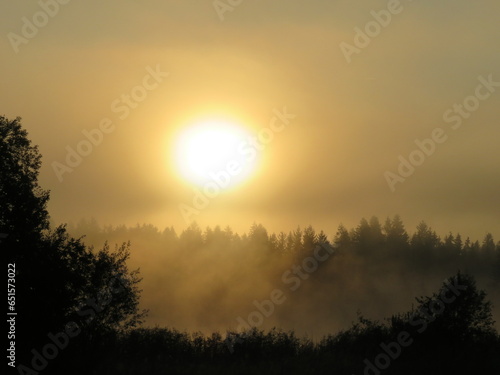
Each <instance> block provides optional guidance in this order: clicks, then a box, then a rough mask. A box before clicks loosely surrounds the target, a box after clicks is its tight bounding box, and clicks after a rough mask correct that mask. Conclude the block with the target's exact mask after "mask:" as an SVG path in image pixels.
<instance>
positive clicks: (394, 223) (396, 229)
mask: <svg viewBox="0 0 500 375" xmlns="http://www.w3.org/2000/svg"><path fill="white" fill-rule="evenodd" d="M383 230H384V233H385V236H386V241H387V247H388V248H389V249H390V250H399V251H404V250H407V249H408V243H409V236H408V233H407V232H406V229H405V226H404V224H403V221H402V220H401V217H400V216H399V215H395V216H394V217H393V218H392V220H391V219H389V218H387V219H386V221H385V224H384V228H383Z"/></svg>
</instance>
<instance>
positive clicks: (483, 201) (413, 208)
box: [0, 0, 500, 240]
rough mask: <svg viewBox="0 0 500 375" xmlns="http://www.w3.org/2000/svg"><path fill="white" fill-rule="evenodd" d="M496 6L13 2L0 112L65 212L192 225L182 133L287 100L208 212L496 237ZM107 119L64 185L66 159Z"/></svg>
mask: <svg viewBox="0 0 500 375" xmlns="http://www.w3.org/2000/svg"><path fill="white" fill-rule="evenodd" d="M63 3H64V4H63ZM41 4H43V6H42V5H41ZM231 4H233V5H231ZM44 9H45V10H44ZM499 14H500V3H499V2H498V0H483V1H474V2H473V1H465V0H453V1H452V0H442V1H432V2H431V1H423V0H414V1H409V0H405V1H401V2H399V1H397V0H390V1H386V0H380V1H379V0H373V1H358V2H353V1H352V0H349V1H348V0H340V1H336V0H334V1H331V0H330V1H326V0H317V1H309V2H306V1H297V0H287V1H264V0H243V1H238V0H232V1H229V0H221V1H213V0H166V1H159V0H154V1H133V0H126V1H115V0H111V1H105V2H103V1H95V0H89V1H76V0H71V1H67V0H65V1H63V0H59V2H56V0H53V1H51V0H42V1H41V2H35V1H16V2H9V4H7V5H6V4H3V5H2V8H1V11H0V29H1V35H2V37H1V38H0V51H1V59H0V72H1V73H0V86H1V88H2V90H1V92H0V111H1V112H0V113H1V114H3V115H5V116H7V117H9V118H14V117H16V116H21V117H22V118H23V125H24V127H25V128H26V129H27V130H28V131H29V135H30V138H31V139H32V140H33V142H34V143H35V144H38V145H39V147H40V151H41V153H42V155H43V162H44V164H43V167H42V170H41V175H40V183H41V184H42V186H43V187H44V188H46V189H50V190H51V201H50V205H49V210H50V213H51V216H52V218H53V220H54V222H56V223H61V222H77V221H78V220H80V219H81V218H90V217H94V218H96V219H97V221H98V222H99V223H101V224H113V225H117V224H131V225H134V224H136V223H153V224H155V225H157V226H159V227H160V228H163V227H165V226H170V225H174V226H175V227H176V228H179V230H181V229H183V228H185V227H186V226H187V223H186V221H185V219H184V217H183V215H182V214H181V211H180V209H179V206H180V205H182V204H185V205H193V202H192V200H193V196H194V192H193V188H195V187H196V186H194V185H193V184H191V183H189V182H187V181H185V180H183V179H182V177H181V176H180V174H179V172H178V171H177V170H176V169H175V167H174V166H173V164H174V163H173V155H174V149H175V145H176V139H177V138H176V137H177V136H178V134H179V132H181V131H182V130H183V129H185V128H186V127H187V126H189V125H191V124H193V123H196V122H197V121H198V122H199V121H200V120H201V119H223V120H225V121H230V122H234V123H237V124H241V126H242V127H243V128H244V129H245V130H246V131H248V132H250V134H259V132H262V131H263V129H266V128H267V129H269V128H270V126H271V125H270V124H271V123H272V122H273V119H274V118H275V117H276V113H277V111H278V112H281V113H283V111H285V112H286V113H288V114H289V115H290V118H289V119H288V118H285V119H286V120H287V123H286V124H285V125H286V126H284V128H283V129H282V131H279V132H275V133H274V137H273V139H272V140H271V141H269V143H267V144H266V145H265V147H263V149H262V150H258V167H257V168H256V169H255V171H254V172H252V173H251V177H250V178H249V179H247V180H246V181H244V182H243V183H241V184H240V185H238V186H237V187H235V188H232V189H228V190H226V191H222V192H221V193H220V194H218V195H217V196H216V197H214V198H212V199H210V202H209V204H208V206H207V207H205V208H203V209H201V210H198V211H199V213H197V214H196V215H194V216H193V218H194V219H195V220H196V221H197V222H198V224H200V226H202V227H204V226H206V225H212V226H213V225H216V224H220V225H221V226H225V225H231V226H232V227H233V228H234V229H235V230H236V231H239V232H243V231H247V230H248V228H249V226H250V225H251V223H252V222H254V221H256V222H260V223H262V224H263V225H264V226H265V227H266V228H268V229H269V230H270V231H280V230H284V231H288V230H290V229H292V228H295V227H296V226H297V225H301V226H302V227H304V226H306V225H309V224H312V225H313V226H314V227H315V228H317V229H318V230H319V229H324V230H325V231H327V233H328V234H330V235H333V234H334V233H335V229H336V227H337V225H338V224H339V223H340V222H343V223H344V224H345V225H346V226H347V227H351V226H353V225H355V224H356V223H357V222H358V221H359V220H360V219H361V217H370V216H372V215H376V216H378V217H379V218H381V219H382V220H383V219H385V217H386V216H393V215H394V214H400V215H401V217H402V218H403V220H404V222H405V224H406V225H407V227H408V229H409V230H410V231H413V229H414V227H415V225H416V224H417V223H418V222H419V221H420V220H425V221H426V222H427V223H428V224H430V225H431V226H432V227H433V228H434V229H436V230H437V231H438V233H439V234H442V235H444V234H446V233H447V232H448V231H453V232H460V233H461V234H462V235H464V236H470V237H471V238H472V239H482V237H483V236H484V234H485V233H486V232H492V233H493V234H494V235H495V238H496V239H497V240H498V239H499V238H500V231H499V226H498V223H499V222H500V194H499V192H500V174H499V172H498V170H499V168H498V167H499V164H500V156H499V155H500V154H499V153H498V143H499V137H500V127H499V122H498V121H499V118H500V110H499V108H500V83H498V82H500V49H499V48H498V47H497V46H498V42H499V40H500V26H499V25H500V23H499V22H498V21H499ZM37 25H38V26H37ZM370 35H371V36H370ZM124 96H125V97H127V96H128V97H131V98H132V99H131V100H132V101H129V102H126V101H124V99H123V98H124ZM134 97H135V98H136V99H137V101H136V100H134ZM139 99H140V100H139ZM127 103H129V104H127ZM124 106H125V107H124ZM292 115H293V116H292ZM292 117H293V118H292ZM280 121H281V120H280ZM274 123H275V124H278V123H279V121H278V122H274ZM100 126H101V131H100V132H101V133H102V139H100V138H99V137H98V136H96V137H97V138H95V139H96V143H98V144H96V145H93V147H92V149H91V150H90V151H89V152H88V155H86V156H84V157H82V158H81V159H82V160H81V161H80V162H79V163H78V165H77V166H76V167H74V168H71V169H72V172H70V173H69V172H67V173H64V174H63V175H62V181H61V178H59V177H60V176H59V177H58V175H57V173H56V172H55V170H54V163H60V164H61V165H62V164H65V159H66V157H67V153H68V147H69V148H72V149H73V150H75V149H77V146H78V144H79V143H81V142H82V141H84V140H85V139H87V138H86V136H85V134H97V133H95V130H96V129H99V127H100ZM102 129H104V130H105V131H104V130H102ZM439 129H441V130H439ZM93 131H94V133H92V132H93ZM84 132H87V133H85V134H84ZM433 137H434V140H432V138H433ZM426 139H431V140H430V141H425V140H426ZM416 141H420V145H421V146H420V147H421V148H422V150H423V151H421V149H420V148H419V146H418V145H417V143H416ZM426 147H427V148H426ZM82 150H83V148H82ZM424 151H425V152H426V153H425V154H424ZM400 156H401V157H402V158H403V159H405V160H406V161H407V162H408V160H410V159H412V158H413V159H412V160H413V161H414V163H415V164H419V165H417V166H414V167H408V165H406V167H399V164H400V163H401V159H400ZM398 168H399V169H401V170H402V173H401V172H398ZM412 169H414V170H412ZM387 172H390V173H387ZM403 174H405V175H406V176H403ZM388 176H389V177H388ZM388 178H389V179H390V181H392V182H390V183H389V182H388V181H387V179H388ZM394 178H396V180H394ZM391 186H392V187H393V188H391Z"/></svg>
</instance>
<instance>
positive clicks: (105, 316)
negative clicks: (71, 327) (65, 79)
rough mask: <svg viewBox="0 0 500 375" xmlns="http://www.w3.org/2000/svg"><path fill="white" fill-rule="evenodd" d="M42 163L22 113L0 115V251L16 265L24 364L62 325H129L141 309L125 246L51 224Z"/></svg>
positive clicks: (19, 335) (19, 349)
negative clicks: (90, 242) (99, 244)
mask: <svg viewBox="0 0 500 375" xmlns="http://www.w3.org/2000/svg"><path fill="white" fill-rule="evenodd" d="M40 166H41V155H40V154H39V153H38V148H37V147H36V146H32V145H31V142H30V141H29V139H28V135H27V132H26V131H25V130H23V129H22V128H21V123H20V119H19V118H17V119H16V120H14V121H10V120H8V119H6V118H5V117H0V170H1V174H0V176H1V177H0V205H1V206H0V232H3V233H7V234H8V237H7V238H6V239H5V241H3V243H2V250H5V252H6V253H7V254H8V257H9V261H10V262H13V263H15V264H16V271H17V277H16V297H17V298H16V302H17V304H16V308H17V309H18V310H19V311H22V324H19V325H18V327H17V329H18V331H17V338H18V339H17V342H18V343H19V346H18V347H17V354H18V363H21V364H23V363H26V364H28V365H29V364H30V363H31V356H32V355H33V354H32V352H31V350H32V349H37V348H38V349H39V350H41V348H40V347H39V346H40V345H43V344H45V343H46V342H47V340H48V337H47V335H48V334H49V333H50V332H53V333H56V332H58V331H63V330H64V329H65V326H66V324H67V323H68V322H70V321H73V322H76V323H77V324H78V325H79V326H80V327H81V328H82V329H83V327H84V326H87V325H90V324H91V325H92V326H93V327H94V331H95V332H100V331H102V330H106V329H116V328H119V327H122V328H127V327H133V326H135V325H136V324H137V323H139V322H140V320H141V318H142V316H143V313H141V312H139V311H138V298H139V290H138V289H137V283H138V282H139V281H140V279H139V278H138V276H137V272H129V270H128V268H127V266H126V263H125V261H126V259H127V258H128V254H129V252H128V247H126V246H124V247H121V248H119V249H118V250H117V251H116V252H114V253H112V252H110V251H109V249H108V248H107V246H105V247H104V249H103V250H101V251H97V252H95V251H93V249H90V248H88V247H86V246H85V245H84V244H83V243H82V241H81V240H79V239H74V238H71V237H70V236H69V235H68V233H67V232H66V229H65V227H64V226H60V227H58V228H56V229H54V230H51V229H50V227H49V215H48V212H47V209H46V204H47V201H48V199H49V193H48V192H47V191H44V190H42V189H41V188H40V186H39V185H38V173H39V169H40ZM86 315H88V316H89V317H90V316H92V317H93V318H92V319H87V316H86ZM82 332H83V331H82ZM88 332H90V331H87V332H86V333H88ZM84 337H85V333H83V334H81V335H80V342H81V340H82V339H83V338H84ZM74 346H75V344H74V345H73V347H74ZM58 361H59V363H64V361H63V360H60V359H58ZM73 366H74V365H73ZM74 372H75V373H76V370H74Z"/></svg>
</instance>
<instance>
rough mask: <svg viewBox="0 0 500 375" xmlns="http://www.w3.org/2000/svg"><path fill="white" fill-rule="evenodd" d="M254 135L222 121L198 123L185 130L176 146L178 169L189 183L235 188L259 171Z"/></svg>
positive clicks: (238, 126)
mask: <svg viewBox="0 0 500 375" xmlns="http://www.w3.org/2000/svg"><path fill="white" fill-rule="evenodd" d="M249 140H251V134H250V132H249V131H248V130H247V129H246V128H245V127H243V126H241V125H238V124H236V123H233V122H228V121H222V120H208V121H201V122H197V123H195V124H193V125H191V126H187V127H185V128H184V129H182V130H181V132H180V134H179V135H178V136H177V139H176V142H175V156H174V161H175V166H176V169H177V171H178V173H179V175H180V176H181V177H182V178H183V179H184V180H186V181H188V182H190V183H192V184H195V185H197V186H200V187H203V186H206V185H207V184H210V183H211V184H213V183H216V184H217V185H218V187H219V188H220V189H227V188H232V187H235V186H238V185H240V184H241V183H242V182H244V181H245V180H247V179H248V178H249V177H250V176H251V175H252V174H253V172H254V171H255V168H256V164H257V155H256V152H255V150H253V149H252V148H250V143H249Z"/></svg>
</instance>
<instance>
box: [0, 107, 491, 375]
mask: <svg viewBox="0 0 500 375" xmlns="http://www.w3.org/2000/svg"><path fill="white" fill-rule="evenodd" d="M40 166H41V155H40V154H39V152H38V148H37V147H36V146H33V145H32V144H31V142H30V141H29V139H28V136H27V132H26V131H25V130H23V129H22V127H21V123H20V119H19V118H17V119H14V120H9V119H7V118H5V117H2V116H0V171H1V172H2V173H1V174H0V205H1V206H0V246H1V247H2V251H4V252H5V253H6V255H7V266H8V275H9V276H8V277H9V280H8V283H9V290H8V293H9V299H8V311H11V312H16V313H17V314H18V315H16V316H15V318H14V317H13V316H11V318H10V319H11V321H12V323H13V324H11V323H9V326H10V328H9V329H10V330H9V331H8V337H9V340H10V341H8V345H10V348H9V349H8V350H7V353H8V356H7V361H8V366H10V367H9V369H11V370H13V371H15V372H16V373H18V374H25V375H26V374H29V375H37V374H45V373H46V374H76V375H78V374H86V375H88V374H96V375H100V374H131V375H132V374H139V375H140V374H157V373H158V374H255V373H258V374H346V375H347V374H349V375H351V374H371V375H378V374H382V373H383V374H422V373H425V374H472V373H474V374H476V373H488V374H496V373H499V372H500V356H499V354H498V353H500V336H499V334H498V326H496V325H495V318H496V317H498V305H499V303H500V294H499V293H500V288H499V286H500V243H495V241H494V239H493V237H492V236H491V235H489V234H488V235H486V236H485V238H484V239H482V241H481V242H478V241H471V240H469V239H465V240H464V239H462V238H461V236H460V235H458V234H455V235H453V234H451V233H450V234H448V235H446V236H444V237H443V238H441V237H440V236H438V235H437V234H436V233H435V232H434V231H433V230H432V229H431V228H430V227H429V226H428V225H427V224H425V223H423V222H422V223H420V224H419V225H418V226H417V228H416V231H415V232H414V233H412V234H409V233H408V232H407V231H406V229H405V227H404V225H403V222H402V220H401V218H400V217H399V216H394V217H393V218H391V219H387V220H385V222H384V224H383V225H382V224H381V223H380V222H379V220H378V219H377V218H375V217H373V218H371V219H370V220H369V221H367V220H365V219H362V220H361V221H360V223H359V225H358V226H357V227H356V228H352V229H350V230H348V229H347V228H345V227H343V226H342V225H341V226H339V227H338V230H337V231H336V233H335V234H334V235H333V236H331V237H329V236H328V235H327V234H325V232H323V231H320V232H316V231H315V230H314V229H313V228H312V227H310V226H309V227H306V228H304V229H301V228H297V229H295V230H293V231H291V232H289V233H279V234H269V233H268V231H267V230H266V229H265V227H264V226H262V225H260V224H254V225H252V227H251V228H250V231H249V233H248V234H243V235H238V234H236V233H234V232H233V231H232V230H231V229H230V228H229V227H226V228H225V229H221V228H220V227H215V228H206V229H204V230H202V229H201V228H199V227H198V226H197V225H196V224H192V225H191V226H189V227H188V228H187V229H186V230H184V231H182V232H181V233H180V234H179V235H178V234H176V232H175V230H174V229H173V228H167V229H165V230H159V229H157V228H155V227H154V226H151V225H142V226H136V227H133V228H127V227H125V226H119V227H105V228H101V227H99V226H98V225H97V224H96V223H95V222H94V221H90V222H86V221H82V222H81V223H80V224H78V225H77V226H75V227H72V226H70V227H67V226H65V225H60V226H57V227H55V226H53V225H51V224H50V220H49V214H48V211H47V202H48V200H49V198H50V194H49V192H48V191H46V190H44V189H42V188H41V187H40V186H39V185H38V173H39V169H40ZM82 236H84V237H82ZM495 305H496V307H495ZM497 319H498V318H497Z"/></svg>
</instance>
